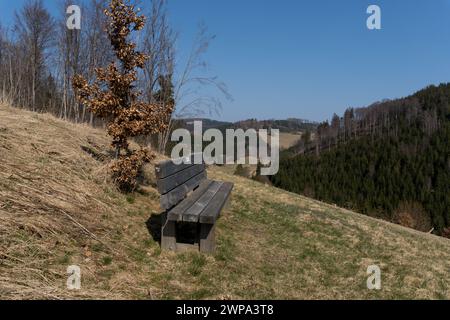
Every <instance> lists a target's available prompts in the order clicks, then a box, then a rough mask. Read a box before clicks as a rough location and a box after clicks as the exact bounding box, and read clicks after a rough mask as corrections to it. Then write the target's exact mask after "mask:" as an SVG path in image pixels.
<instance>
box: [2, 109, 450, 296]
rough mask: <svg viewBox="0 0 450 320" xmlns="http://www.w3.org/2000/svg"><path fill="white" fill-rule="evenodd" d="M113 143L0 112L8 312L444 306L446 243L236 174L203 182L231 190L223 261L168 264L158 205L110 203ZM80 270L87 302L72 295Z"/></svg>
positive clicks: (448, 292)
mask: <svg viewBox="0 0 450 320" xmlns="http://www.w3.org/2000/svg"><path fill="white" fill-rule="evenodd" d="M108 141H109V139H108V138H107V137H106V136H105V134H104V132H102V131H101V130H94V129H91V128H88V127H86V126H81V125H73V124H68V123H66V122H63V121H60V120H57V119H54V118H53V117H51V116H49V115H38V114H34V113H31V112H25V111H21V110H18V109H11V108H8V107H5V106H2V107H0V298H2V299H17V298H31V299H34V298H49V299H67V298H76V299H82V298H93V299H105V298H108V299H109V298H117V299H127V298H138V299H168V298H188V299H208V298H219V299H229V298H236V299H243V298H255V299H284V298H294V299H313V298H319V299H321V298H337V299H344V298H350V299H358V298H376V299H378V298H396V299H399V298H417V299H418V298H433V299H439V298H447V299H448V298H450V284H449V279H448V270H449V268H450V241H449V240H446V239H442V238H438V237H435V236H432V235H428V234H422V233H419V232H416V231H412V230H409V229H405V228H402V227H400V226H397V225H392V224H389V223H386V222H383V221H378V220H374V219H371V218H368V217H366V216H362V215H359V214H356V213H353V212H350V211H347V210H343V209H339V208H335V207H332V206H329V205H326V204H323V203H320V202H317V201H313V200H310V199H307V198H304V197H301V196H298V195H294V194H290V193H287V192H284V191H282V190H278V189H275V188H272V187H268V186H263V185H260V184H258V183H256V182H254V181H251V180H247V179H244V178H240V177H236V176H233V175H232V174H230V172H229V171H232V170H229V169H228V168H213V169H211V170H210V172H209V174H210V176H212V177H214V178H216V179H223V180H227V181H233V182H234V183H235V184H236V187H235V190H234V192H233V201H232V206H231V208H230V210H229V211H228V212H226V213H225V214H224V216H223V217H222V218H221V219H220V220H219V226H218V251H217V253H216V255H214V256H203V255H200V254H198V253H194V252H190V253H178V254H176V253H172V252H161V250H160V249H159V244H158V243H157V241H156V240H157V237H158V235H157V232H153V233H152V234H153V236H152V235H151V234H150V232H149V230H148V229H150V230H153V231H155V230H156V231H157V230H158V218H159V206H158V194H157V192H156V190H155V189H154V188H153V187H152V186H151V185H149V186H147V187H144V188H142V190H140V191H139V192H136V193H135V194H132V195H128V196H126V195H122V194H120V193H119V192H117V191H116V190H115V188H114V187H113V186H112V185H111V184H110V183H109V182H108V180H107V179H106V177H105V173H104V172H105V166H106V164H105V163H103V162H101V161H99V160H98V159H100V160H101V159H102V158H103V156H104V158H107V157H108V148H109V147H108V145H109V142H108ZM86 151H89V152H86ZM89 153H94V154H96V155H97V158H98V159H95V158H93V157H92V156H91V155H90V154H89ZM99 154H100V155H103V156H99ZM147 171H148V172H151V171H152V168H151V167H149V168H147ZM147 179H148V180H151V175H150V174H149V175H148V177H147ZM72 264H76V265H79V266H80V267H81V269H82V290H80V291H68V290H66V279H67V275H66V269H67V266H69V265H72ZM371 264H378V265H380V267H381V269H382V286H383V287H382V290H380V291H375V292H374V291H369V290H367V289H366V269H367V266H368V265H371Z"/></svg>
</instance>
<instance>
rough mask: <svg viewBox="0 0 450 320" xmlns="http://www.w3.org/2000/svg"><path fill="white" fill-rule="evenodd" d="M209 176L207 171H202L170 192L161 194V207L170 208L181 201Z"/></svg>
mask: <svg viewBox="0 0 450 320" xmlns="http://www.w3.org/2000/svg"><path fill="white" fill-rule="evenodd" d="M206 178H207V174H206V171H202V172H201V173H200V174H198V175H196V176H195V177H193V178H192V179H190V180H188V181H186V183H184V184H182V185H180V186H178V187H176V188H175V189H173V190H171V191H170V192H168V193H166V194H164V195H162V196H161V199H160V205H161V209H163V210H168V209H170V208H172V207H173V206H174V205H176V204H177V203H179V202H180V201H181V200H183V199H184V198H185V197H186V194H187V193H189V192H191V191H192V190H194V189H195V188H197V187H198V186H199V185H200V183H201V182H202V181H203V180H205V179H206Z"/></svg>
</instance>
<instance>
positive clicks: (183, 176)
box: [157, 164, 205, 194]
mask: <svg viewBox="0 0 450 320" xmlns="http://www.w3.org/2000/svg"><path fill="white" fill-rule="evenodd" d="M202 171H205V165H204V164H196V165H193V166H190V167H188V168H186V169H184V170H182V171H179V172H177V173H176V174H173V175H171V176H168V177H167V178H164V179H159V180H158V181H157V185H158V191H159V193H161V194H166V193H168V192H169V191H171V190H173V189H175V188H176V187H178V186H180V185H182V184H184V183H185V182H186V181H188V180H190V179H191V178H193V177H195V176H196V175H198V174H199V173H201V172H202Z"/></svg>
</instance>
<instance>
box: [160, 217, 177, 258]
mask: <svg viewBox="0 0 450 320" xmlns="http://www.w3.org/2000/svg"><path fill="white" fill-rule="evenodd" d="M162 219H163V220H162V226H161V249H163V250H172V251H176V250H177V235H176V225H175V222H174V221H169V220H168V219H167V215H166V214H163V217H162Z"/></svg>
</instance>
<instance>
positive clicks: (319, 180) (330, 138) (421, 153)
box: [271, 84, 450, 236]
mask: <svg viewBox="0 0 450 320" xmlns="http://www.w3.org/2000/svg"><path fill="white" fill-rule="evenodd" d="M449 141H450V84H445V85H444V84H443V85H440V86H438V87H435V86H431V87H428V88H426V89H424V90H421V91H419V92H417V93H415V94H414V95H412V96H410V97H407V98H403V99H398V100H392V101H383V102H379V103H375V104H373V105H371V106H369V107H366V108H359V109H351V108H349V109H347V110H346V111H345V114H344V116H343V117H342V118H340V117H338V116H337V115H334V116H333V120H332V122H331V124H329V123H328V122H324V123H322V124H320V125H319V127H318V129H317V132H315V139H313V140H310V139H309V137H308V138H307V139H302V141H301V142H300V143H299V144H298V145H297V146H295V147H293V148H291V149H290V150H288V151H286V152H285V153H284V154H283V155H282V156H281V160H280V171H279V173H278V174H277V175H276V176H274V177H272V179H271V180H272V183H273V184H274V185H276V186H278V187H281V188H283V189H286V190H289V191H293V192H296V193H300V194H304V195H306V196H310V197H314V198H316V199H319V200H322V201H325V202H328V203H332V204H336V205H338V206H343V207H346V208H349V209H354V210H357V211H360V212H362V213H364V214H367V215H370V216H375V217H380V218H383V219H386V220H389V221H392V222H395V223H399V224H402V225H404V226H407V227H411V228H415V229H418V230H421V231H425V232H430V231H431V232H433V233H435V234H439V235H444V236H449V229H450V228H449V226H450V184H449V182H450V158H449V156H450V144H449Z"/></svg>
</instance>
